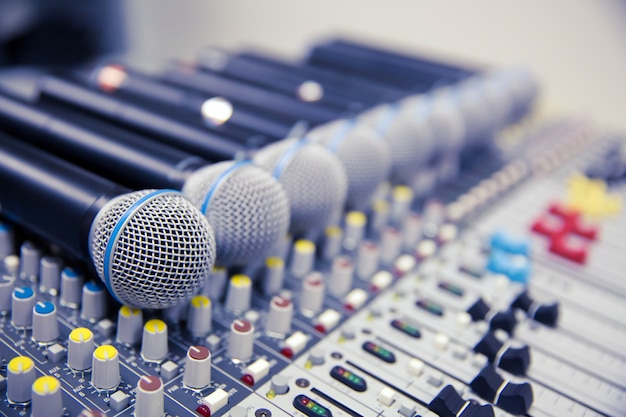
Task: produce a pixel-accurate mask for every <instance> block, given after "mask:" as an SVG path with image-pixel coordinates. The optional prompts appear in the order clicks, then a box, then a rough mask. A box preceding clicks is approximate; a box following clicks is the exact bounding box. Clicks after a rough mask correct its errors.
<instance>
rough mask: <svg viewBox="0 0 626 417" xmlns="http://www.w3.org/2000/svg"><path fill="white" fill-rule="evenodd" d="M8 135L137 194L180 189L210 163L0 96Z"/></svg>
mask: <svg viewBox="0 0 626 417" xmlns="http://www.w3.org/2000/svg"><path fill="white" fill-rule="evenodd" d="M0 123H2V125H3V127H4V129H5V130H7V131H8V132H10V133H12V134H13V135H15V136H16V137H17V138H20V139H21V140H22V141H24V142H28V143H30V144H32V145H34V146H36V147H38V148H41V149H45V150H46V151H48V152H50V153H52V154H55V155H57V156H58V157H60V158H62V159H65V160H67V161H70V162H72V163H74V164H76V165H78V166H81V167H83V168H85V169H88V170H90V171H93V172H96V173H98V174H100V175H103V176H105V177H107V178H109V179H111V180H113V181H116V182H118V183H120V184H124V185H126V186H129V187H132V188H134V189H144V188H172V189H178V190H180V189H181V188H182V186H183V184H184V182H185V181H186V179H187V178H188V176H189V175H190V174H191V172H193V171H195V170H196V169H197V168H199V167H201V166H205V165H207V164H208V163H209V162H207V161H205V160H202V159H200V158H197V157H195V156H193V155H191V154H189V153H187V152H183V151H180V150H177V149H174V148H171V147H169V146H165V145H162V144H160V143H157V142H153V141H151V140H149V139H147V138H144V137H141V136H139V135H136V134H132V133H130V132H127V131H125V130H122V129H119V128H117V127H115V126H112V125H109V124H107V123H105V122H102V121H100V120H94V119H93V118H90V117H88V116H85V115H82V114H79V113H75V112H73V111H71V110H69V109H60V108H55V109H53V108H51V107H50V106H49V105H47V106H46V108H42V107H41V106H36V105H32V104H26V103H22V102H19V101H17V100H13V99H10V98H7V97H3V96H0Z"/></svg>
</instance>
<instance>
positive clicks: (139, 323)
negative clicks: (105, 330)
mask: <svg viewBox="0 0 626 417" xmlns="http://www.w3.org/2000/svg"><path fill="white" fill-rule="evenodd" d="M142 327H143V314H142V313H141V310H140V309H138V308H132V307H128V306H122V308H120V311H119V312H118V314H117V338H116V340H117V342H118V343H123V344H125V345H129V346H130V345H135V344H137V343H139V341H140V340H141V329H142Z"/></svg>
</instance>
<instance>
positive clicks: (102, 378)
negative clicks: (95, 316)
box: [91, 345, 120, 390]
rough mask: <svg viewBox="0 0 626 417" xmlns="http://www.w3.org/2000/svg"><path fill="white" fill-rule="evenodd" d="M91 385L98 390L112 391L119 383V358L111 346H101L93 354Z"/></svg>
mask: <svg viewBox="0 0 626 417" xmlns="http://www.w3.org/2000/svg"><path fill="white" fill-rule="evenodd" d="M91 383H92V384H93V386H94V387H96V389H99V390H113V389H115V388H116V387H117V386H118V385H119V383H120V357H119V354H118V353H117V349H115V348H114V347H113V346H111V345H102V346H99V347H97V348H96V350H94V352H93V360H92V362H91Z"/></svg>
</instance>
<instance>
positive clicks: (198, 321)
mask: <svg viewBox="0 0 626 417" xmlns="http://www.w3.org/2000/svg"><path fill="white" fill-rule="evenodd" d="M211 320H212V314H211V300H209V297H206V296H204V295H196V296H195V297H193V298H192V299H191V303H190V304H189V317H188V318H187V330H188V331H189V333H191V337H205V336H206V335H208V334H209V333H210V332H211Z"/></svg>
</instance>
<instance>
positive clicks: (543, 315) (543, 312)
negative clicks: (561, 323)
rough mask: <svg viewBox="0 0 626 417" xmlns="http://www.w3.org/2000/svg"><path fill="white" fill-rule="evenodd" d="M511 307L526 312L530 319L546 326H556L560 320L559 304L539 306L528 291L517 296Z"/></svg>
mask: <svg viewBox="0 0 626 417" xmlns="http://www.w3.org/2000/svg"><path fill="white" fill-rule="evenodd" d="M511 307H513V308H519V309H521V310H523V311H525V312H526V314H528V317H530V318H531V319H533V320H535V321H537V322H539V323H541V324H545V325H546V326H550V327H554V326H556V322H557V321H558V319H559V304H558V303H557V302H555V303H552V304H537V303H535V301H534V300H533V299H532V298H531V297H530V295H528V292H526V291H524V292H523V293H521V294H520V295H518V296H517V298H516V299H515V301H513V304H512V305H511Z"/></svg>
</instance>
